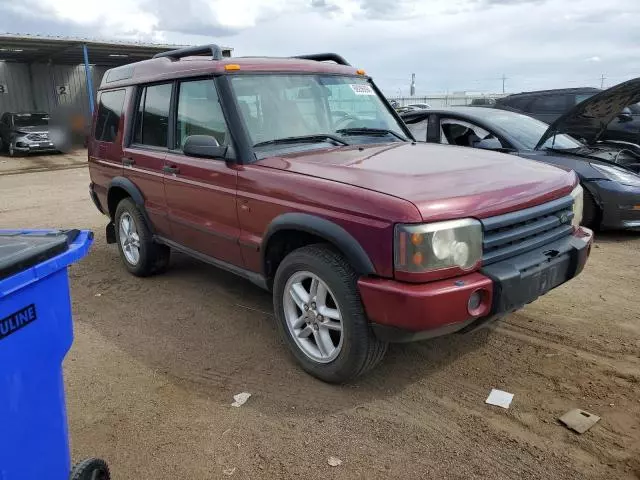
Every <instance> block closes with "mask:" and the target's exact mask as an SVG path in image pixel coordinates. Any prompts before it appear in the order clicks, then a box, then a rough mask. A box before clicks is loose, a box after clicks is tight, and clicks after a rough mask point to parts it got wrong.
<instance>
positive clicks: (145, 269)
mask: <svg viewBox="0 0 640 480" xmlns="http://www.w3.org/2000/svg"><path fill="white" fill-rule="evenodd" d="M125 214H128V215H129V216H130V218H131V219H132V220H133V222H134V223H135V228H136V231H137V234H138V237H139V244H140V246H139V253H140V257H139V259H138V261H137V263H132V262H130V261H129V260H128V259H127V257H126V256H125V253H124V251H123V246H122V242H121V241H120V221H121V219H122V216H123V215H125ZM114 222H115V231H116V243H117V244H118V250H119V251H120V257H121V258H122V262H123V263H124V265H125V267H126V268H127V270H129V272H131V273H132V274H134V275H136V276H138V277H146V276H149V275H152V274H157V273H162V272H164V271H165V270H166V269H167V267H168V266H169V258H170V256H171V250H170V249H169V247H167V246H166V245H159V244H157V243H155V242H154V241H153V235H151V232H150V231H149V228H148V226H147V223H146V221H145V219H144V216H143V215H142V212H141V211H140V209H139V208H138V207H137V205H136V204H135V203H134V201H133V200H131V199H130V198H125V199H123V200H121V201H120V203H118V207H117V208H116V214H115V218H114Z"/></svg>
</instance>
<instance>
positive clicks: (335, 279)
mask: <svg viewBox="0 0 640 480" xmlns="http://www.w3.org/2000/svg"><path fill="white" fill-rule="evenodd" d="M357 280H358V276H357V274H356V273H355V272H354V271H353V269H352V268H351V266H350V265H349V263H348V262H347V261H346V260H345V258H344V257H343V256H342V255H340V254H339V253H338V252H336V251H335V250H334V249H332V248H331V247H329V246H325V245H309V246H306V247H302V248H299V249H297V250H295V251H293V252H292V253H290V254H289V255H287V256H286V257H285V259H284V260H283V261H282V263H281V264H280V266H279V267H278V271H277V272H276V276H275V280H274V289H273V303H274V308H275V313H276V319H277V324H278V328H279V330H280V333H281V334H282V336H283V337H284V339H285V342H286V343H287V345H288V346H289V349H290V350H291V352H292V354H293V356H294V357H295V358H296V360H297V361H298V363H300V365H301V366H302V368H303V369H304V370H306V371H307V372H308V373H310V374H311V375H313V376H315V377H317V378H319V379H321V380H324V381H326V382H331V383H341V382H346V381H348V380H351V379H353V378H355V377H357V376H358V375H361V374H362V373H364V372H366V371H367V370H369V369H371V368H373V367H374V366H375V365H376V364H377V363H378V362H380V360H382V358H383V357H384V354H385V352H386V350H387V344H386V343H385V342H382V341H380V340H379V339H378V338H376V337H375V335H374V334H373V332H372V330H371V328H370V326H369V322H368V320H367V317H366V315H365V312H364V309H363V306H362V302H361V300H360V294H359V293H358V288H357Z"/></svg>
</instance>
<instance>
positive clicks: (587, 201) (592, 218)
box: [581, 186, 601, 230]
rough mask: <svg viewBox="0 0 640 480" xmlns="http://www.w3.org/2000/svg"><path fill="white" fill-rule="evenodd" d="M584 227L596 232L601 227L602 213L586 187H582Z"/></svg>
mask: <svg viewBox="0 0 640 480" xmlns="http://www.w3.org/2000/svg"><path fill="white" fill-rule="evenodd" d="M582 192H583V193H582V202H583V206H582V222H581V223H582V225H584V226H585V227H588V228H590V229H592V230H596V229H597V228H598V227H599V225H600V217H601V211H600V208H598V205H597V204H596V201H595V199H594V198H593V195H591V192H589V190H587V188H586V187H584V186H583V187H582Z"/></svg>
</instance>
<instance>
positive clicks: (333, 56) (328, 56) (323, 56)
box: [292, 53, 351, 67]
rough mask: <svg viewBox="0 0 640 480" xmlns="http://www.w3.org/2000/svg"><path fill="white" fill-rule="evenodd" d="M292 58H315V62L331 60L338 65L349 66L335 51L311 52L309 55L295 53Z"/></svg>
mask: <svg viewBox="0 0 640 480" xmlns="http://www.w3.org/2000/svg"><path fill="white" fill-rule="evenodd" d="M292 58H300V59H302V60H315V61H316V62H326V61H332V62H336V63H337V64H338V65H346V66H347V67H350V66H351V64H350V63H349V62H347V61H346V60H345V59H344V57H341V56H340V55H338V54H337V53H312V54H310V55H296V56H294V57H292Z"/></svg>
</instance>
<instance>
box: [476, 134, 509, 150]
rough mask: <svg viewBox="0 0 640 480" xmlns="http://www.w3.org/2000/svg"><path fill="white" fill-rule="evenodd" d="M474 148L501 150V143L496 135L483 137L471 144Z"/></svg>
mask: <svg viewBox="0 0 640 480" xmlns="http://www.w3.org/2000/svg"><path fill="white" fill-rule="evenodd" d="M473 146H474V147H475V148H482V149H484V150H498V151H500V150H503V147H502V143H500V140H498V139H497V138H496V137H489V138H484V139H482V140H480V141H478V142H475V144H474V145H473Z"/></svg>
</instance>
